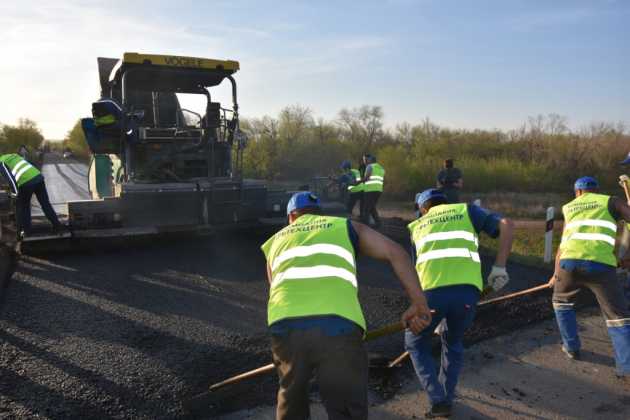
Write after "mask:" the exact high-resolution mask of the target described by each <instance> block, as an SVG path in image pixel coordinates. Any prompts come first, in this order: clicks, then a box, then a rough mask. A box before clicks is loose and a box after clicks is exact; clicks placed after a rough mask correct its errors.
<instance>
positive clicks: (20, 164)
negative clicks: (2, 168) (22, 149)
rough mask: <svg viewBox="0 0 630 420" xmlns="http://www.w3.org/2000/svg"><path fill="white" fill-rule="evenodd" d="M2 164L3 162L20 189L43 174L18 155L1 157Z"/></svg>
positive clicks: (12, 154)
mask: <svg viewBox="0 0 630 420" xmlns="http://www.w3.org/2000/svg"><path fill="white" fill-rule="evenodd" d="M0 162H3V163H4V164H5V165H6V166H7V168H9V170H10V171H11V174H12V175H13V178H14V179H15V182H16V183H17V186H18V188H19V187H21V186H22V185H24V184H26V183H27V182H28V181H30V180H31V179H33V178H35V177H36V176H38V175H40V174H41V172H39V169H37V168H36V167H34V166H33V165H31V164H30V163H29V162H28V161H27V160H26V159H24V158H23V157H22V156H20V155H18V154H17V153H11V154H8V155H2V156H0Z"/></svg>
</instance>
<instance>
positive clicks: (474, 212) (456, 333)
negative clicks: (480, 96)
mask: <svg viewBox="0 0 630 420" xmlns="http://www.w3.org/2000/svg"><path fill="white" fill-rule="evenodd" d="M416 204H417V205H418V209H419V211H420V213H421V217H420V218H419V219H418V220H416V221H414V222H412V223H411V224H409V226H408V227H409V231H410V233H411V239H412V243H413V248H414V251H415V256H416V270H417V272H418V277H419V279H420V281H421V286H422V289H423V290H424V291H425V295H426V297H427V300H428V302H429V306H430V307H431V308H432V309H434V310H435V315H434V316H433V320H432V322H431V325H430V326H429V328H426V329H425V330H424V331H423V332H422V333H420V334H419V335H416V334H413V333H412V332H411V331H407V332H406V333H405V348H406V349H407V351H408V352H409V354H410V356H411V360H412V362H413V366H414V368H415V370H416V374H417V375H418V379H419V380H420V383H421V384H422V386H423V388H424V389H425V390H426V391H427V394H428V397H429V402H430V404H431V409H430V410H429V411H428V412H427V413H426V414H425V416H426V417H427V418H433V417H448V416H450V414H451V409H452V404H453V399H454V398H455V387H456V385H457V380H458V376H459V372H460V371H461V368H462V364H463V349H464V346H463V338H464V332H465V331H466V330H467V329H468V327H470V325H471V324H472V322H473V319H474V316H475V307H476V305H477V302H478V300H479V295H480V292H481V290H482V289H483V282H482V278H481V261H480V258H479V253H478V248H479V239H478V234H479V233H481V232H485V233H486V234H488V235H489V236H491V237H493V238H496V237H499V251H498V253H497V257H496V261H495V264H494V266H493V267H492V271H491V273H490V275H489V277H488V285H489V286H490V287H492V288H493V289H494V290H496V291H498V290H500V289H501V288H503V287H504V286H505V285H506V284H507V283H508V281H509V276H508V274H507V271H506V269H505V264H506V261H507V258H508V255H509V253H510V250H511V247H512V235H513V225H512V222H511V221H510V220H508V219H505V218H502V217H500V216H498V215H496V214H493V213H490V212H488V211H487V210H484V209H482V208H480V207H478V206H475V205H468V204H447V198H446V196H445V195H444V193H443V192H442V191H441V190H438V189H429V190H426V191H424V192H422V193H421V194H418V195H417V196H416ZM443 319H446V322H447V326H448V328H447V329H446V330H444V329H442V330H441V331H440V337H441V339H442V359H441V366H440V372H439V375H438V372H437V369H436V367H435V364H434V362H433V356H432V354H431V338H432V333H433V330H434V329H435V328H436V326H437V325H438V324H440V322H441V321H442V320H443Z"/></svg>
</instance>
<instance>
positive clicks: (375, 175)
mask: <svg viewBox="0 0 630 420" xmlns="http://www.w3.org/2000/svg"><path fill="white" fill-rule="evenodd" d="M370 168H371V171H372V172H371V173H370V177H369V178H368V180H367V181H366V182H365V189H364V191H365V192H382V191H383V183H384V181H385V169H384V168H383V167H382V166H381V165H379V164H378V163H372V164H370ZM366 170H367V169H366Z"/></svg>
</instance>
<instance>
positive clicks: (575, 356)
mask: <svg viewBox="0 0 630 420" xmlns="http://www.w3.org/2000/svg"><path fill="white" fill-rule="evenodd" d="M562 352H563V353H564V354H566V355H567V357H568V358H569V359H571V360H580V351H579V350H569V349H567V348H566V347H564V346H562Z"/></svg>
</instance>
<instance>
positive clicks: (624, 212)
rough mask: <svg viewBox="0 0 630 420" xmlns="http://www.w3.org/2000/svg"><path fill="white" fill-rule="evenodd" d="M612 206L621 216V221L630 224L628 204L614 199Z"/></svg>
mask: <svg viewBox="0 0 630 420" xmlns="http://www.w3.org/2000/svg"><path fill="white" fill-rule="evenodd" d="M614 200H615V201H614V206H615V210H617V213H618V214H619V215H620V216H621V218H622V219H623V220H625V221H626V222H630V207H629V206H628V203H626V202H625V201H623V200H622V199H621V198H617V197H615V199H614Z"/></svg>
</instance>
